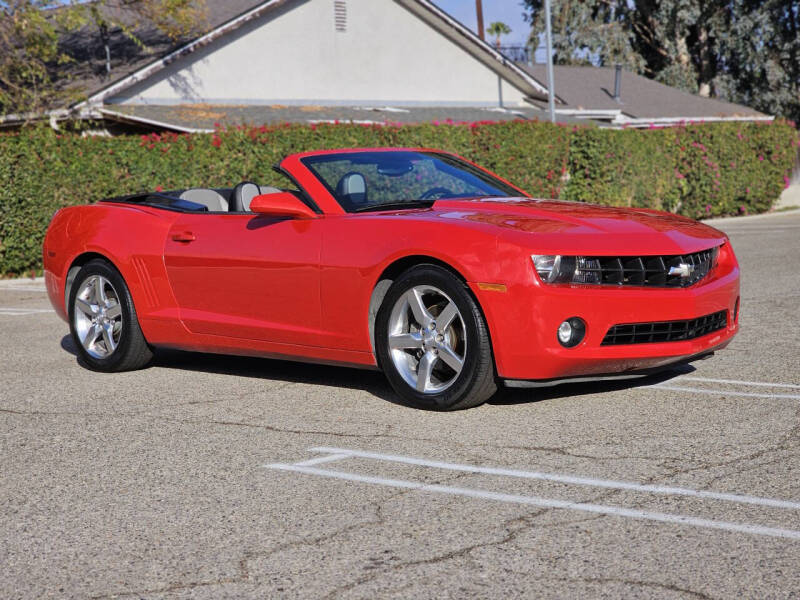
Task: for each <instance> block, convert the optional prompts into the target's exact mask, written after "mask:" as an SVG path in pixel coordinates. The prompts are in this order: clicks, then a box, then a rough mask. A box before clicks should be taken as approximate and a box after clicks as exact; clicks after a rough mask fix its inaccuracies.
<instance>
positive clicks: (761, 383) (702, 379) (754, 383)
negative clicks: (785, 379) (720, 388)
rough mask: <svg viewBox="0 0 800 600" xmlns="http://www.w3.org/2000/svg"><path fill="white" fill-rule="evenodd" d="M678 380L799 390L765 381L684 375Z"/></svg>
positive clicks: (799, 386)
mask: <svg viewBox="0 0 800 600" xmlns="http://www.w3.org/2000/svg"><path fill="white" fill-rule="evenodd" d="M679 379H680V380H681V381H700V382H706V383H730V384H733V385H744V386H750V387H773V388H789V389H794V390H800V385H794V384H792V383H771V382H767V381H742V380H740V379H712V378H711V377H689V376H685V375H681V376H680V377H679Z"/></svg>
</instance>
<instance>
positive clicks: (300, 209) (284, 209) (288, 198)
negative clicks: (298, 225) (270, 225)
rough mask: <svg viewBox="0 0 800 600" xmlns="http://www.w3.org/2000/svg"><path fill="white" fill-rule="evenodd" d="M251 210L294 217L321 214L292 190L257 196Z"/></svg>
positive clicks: (303, 217) (300, 217)
mask: <svg viewBox="0 0 800 600" xmlns="http://www.w3.org/2000/svg"><path fill="white" fill-rule="evenodd" d="M250 210H251V211H252V212H254V213H258V214H259V215H270V216H273V217H291V218H292V219H316V218H317V217H318V216H319V215H317V214H316V213H315V212H314V211H313V210H311V209H310V208H309V207H308V206H306V205H305V204H304V203H303V202H302V201H301V200H300V199H299V198H298V197H297V196H295V195H294V194H293V193H291V192H276V193H273V194H261V195H259V196H256V197H255V198H253V200H252V201H251V202H250Z"/></svg>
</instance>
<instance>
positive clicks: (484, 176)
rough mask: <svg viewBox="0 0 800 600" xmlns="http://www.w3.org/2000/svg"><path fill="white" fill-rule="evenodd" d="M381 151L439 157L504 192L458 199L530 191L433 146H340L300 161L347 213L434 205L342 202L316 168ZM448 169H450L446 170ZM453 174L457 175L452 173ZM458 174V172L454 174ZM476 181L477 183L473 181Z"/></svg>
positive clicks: (412, 200)
mask: <svg viewBox="0 0 800 600" xmlns="http://www.w3.org/2000/svg"><path fill="white" fill-rule="evenodd" d="M378 153H386V154H391V153H397V154H418V155H420V156H422V157H428V158H432V159H436V160H438V161H440V162H442V163H444V164H445V165H446V166H447V167H449V168H453V169H455V170H461V171H464V172H465V173H466V174H467V175H470V176H472V177H475V178H477V179H479V180H480V181H481V182H482V183H484V184H486V185H489V186H491V187H494V188H496V189H497V190H498V191H501V192H504V194H505V195H499V194H487V195H482V194H481V195H475V196H462V195H459V196H457V197H455V198H457V199H468V198H482V197H486V198H494V197H500V198H518V197H527V194H526V193H525V192H524V191H523V190H521V189H520V188H518V187H517V186H515V185H513V184H512V183H511V182H509V181H506V180H505V179H503V178H501V177H499V176H498V175H495V174H494V173H492V172H491V171H488V170H486V169H484V168H483V167H480V166H479V165H476V164H474V163H472V162H470V161H468V160H466V159H464V158H462V157H460V156H458V155H456V154H453V153H450V152H445V151H441V150H431V149H427V148H391V149H383V148H370V149H352V150H350V149H341V150H336V151H328V152H321V153H313V154H311V153H308V154H304V155H300V156H298V159H299V162H300V164H301V165H302V166H303V168H304V169H305V170H307V171H308V173H309V174H310V175H312V176H313V178H314V179H315V180H316V181H317V182H318V183H319V185H321V186H322V187H324V189H325V191H326V192H328V194H329V195H330V197H331V199H332V200H334V201H335V202H336V204H337V206H338V207H339V208H340V209H341V210H342V212H343V213H345V214H360V213H367V212H379V211H381V210H382V209H381V206H382V205H383V204H385V205H386V209H385V210H387V211H389V210H391V211H396V210H415V209H416V210H419V209H420V208H425V207H426V206H421V204H426V205H427V206H430V205H432V204H433V203H434V202H435V200H437V199H439V198H436V199H430V201H429V202H428V200H424V199H423V200H420V199H419V198H411V197H409V198H407V199H400V198H396V199H393V200H391V201H387V202H384V203H377V202H376V203H373V204H364V205H363V206H360V207H358V206H348V205H347V204H346V203H345V202H343V201H342V200H341V199H340V198H339V196H338V195H337V194H336V190H335V189H333V188H332V187H331V186H330V184H329V183H328V181H327V180H326V179H325V178H324V177H323V176H322V175H321V174H320V173H319V171H318V170H317V169H315V168H314V167H315V164H319V163H325V162H336V161H341V160H347V159H349V158H353V157H356V156H358V155H370V154H378ZM445 173H447V171H445ZM452 176H454V175H452ZM454 177H455V176H454ZM473 185H474V184H473ZM455 198H453V197H450V198H448V197H443V198H441V199H442V200H445V199H455ZM404 202H408V204H409V206H408V207H407V208H406V207H404V206H402V204H403V203H404Z"/></svg>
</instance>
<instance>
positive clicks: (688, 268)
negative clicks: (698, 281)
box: [669, 263, 694, 278]
mask: <svg viewBox="0 0 800 600" xmlns="http://www.w3.org/2000/svg"><path fill="white" fill-rule="evenodd" d="M692 273H694V265H688V264H686V263H681V264H679V265H678V266H677V267H670V268H669V274H670V275H680V276H681V277H683V278H686V277H689V276H691V274H692Z"/></svg>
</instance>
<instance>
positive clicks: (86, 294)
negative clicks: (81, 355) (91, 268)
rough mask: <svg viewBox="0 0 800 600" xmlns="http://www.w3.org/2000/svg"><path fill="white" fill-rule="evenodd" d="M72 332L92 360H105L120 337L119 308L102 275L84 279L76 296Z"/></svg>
mask: <svg viewBox="0 0 800 600" xmlns="http://www.w3.org/2000/svg"><path fill="white" fill-rule="evenodd" d="M72 318H73V322H74V325H75V331H76V333H77V334H78V339H79V340H80V342H81V344H82V345H83V347H84V349H85V350H86V352H87V353H88V354H89V355H90V356H92V357H93V358H100V359H102V358H108V357H109V356H111V355H112V354H113V353H114V350H116V349H117V346H118V345H119V339H120V336H121V335H122V307H121V306H120V302H119V295H118V294H117V291H116V290H115V289H114V286H113V285H111V282H110V281H109V280H108V279H106V278H105V277H103V276H101V275H92V276H90V277H87V278H86V279H85V280H84V281H83V283H82V284H81V287H80V289H79V290H78V293H77V294H76V295H75V311H74V315H73V317H72Z"/></svg>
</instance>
